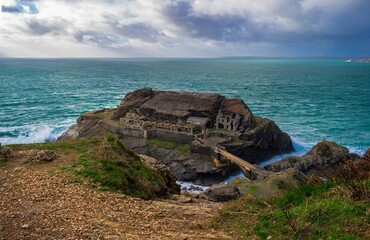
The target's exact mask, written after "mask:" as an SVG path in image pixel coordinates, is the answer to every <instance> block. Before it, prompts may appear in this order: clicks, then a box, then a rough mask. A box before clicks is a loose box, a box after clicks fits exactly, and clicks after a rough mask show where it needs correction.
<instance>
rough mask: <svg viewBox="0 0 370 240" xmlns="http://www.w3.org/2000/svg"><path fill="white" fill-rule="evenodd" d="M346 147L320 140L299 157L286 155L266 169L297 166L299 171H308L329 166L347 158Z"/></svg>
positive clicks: (274, 170)
mask: <svg viewBox="0 0 370 240" xmlns="http://www.w3.org/2000/svg"><path fill="white" fill-rule="evenodd" d="M348 156H349V151H348V149H347V148H345V147H343V146H340V145H338V144H336V143H335V142H329V141H322V142H320V143H318V144H316V145H315V146H314V147H313V148H312V149H311V151H309V152H308V153H307V154H305V155H303V156H301V157H287V158H284V159H282V160H280V161H278V162H275V163H272V164H270V165H268V166H266V169H267V170H270V171H273V172H278V171H281V170H283V169H287V168H297V169H298V170H300V171H301V172H304V173H308V172H309V171H311V170H313V169H316V170H318V169H320V168H322V167H325V166H331V165H335V164H338V163H340V162H343V161H344V160H346V159H348V158H349V157H348Z"/></svg>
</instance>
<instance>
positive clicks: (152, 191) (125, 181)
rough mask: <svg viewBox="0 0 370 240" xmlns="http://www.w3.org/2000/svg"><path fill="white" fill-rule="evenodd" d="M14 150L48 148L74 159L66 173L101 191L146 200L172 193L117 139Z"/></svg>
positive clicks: (160, 177) (90, 139)
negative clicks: (114, 192) (87, 181)
mask: <svg viewBox="0 0 370 240" xmlns="http://www.w3.org/2000/svg"><path fill="white" fill-rule="evenodd" d="M13 147H14V148H15V149H18V150H27V149H40V150H41V149H47V150H52V151H54V152H56V153H57V154H59V155H69V156H72V157H73V158H75V159H76V160H75V162H74V163H73V164H72V165H70V166H69V167H68V166H67V167H64V168H63V169H62V170H63V171H64V172H67V173H68V172H69V173H72V175H73V176H74V178H75V182H76V183H82V182H83V181H84V179H87V180H89V182H90V183H91V184H92V185H93V186H96V187H99V188H100V189H101V190H113V191H119V192H122V193H125V194H128V195H131V196H135V197H140V198H144V199H150V198H153V197H163V196H165V195H166V194H167V193H168V191H171V189H167V187H166V180H165V179H164V178H163V176H162V175H161V174H160V173H157V172H155V171H153V170H151V169H149V168H148V167H146V166H145V165H144V164H143V163H142V162H141V161H140V158H139V157H138V156H136V155H135V154H134V153H133V152H132V151H130V150H128V149H127V148H125V147H124V146H123V145H122V143H121V142H120V141H119V139H118V138H116V137H114V136H107V137H94V138H84V139H78V140H68V141H61V142H52V143H42V144H27V145H14V146H13Z"/></svg>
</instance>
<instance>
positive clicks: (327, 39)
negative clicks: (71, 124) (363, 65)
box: [0, 0, 370, 58]
mask: <svg viewBox="0 0 370 240" xmlns="http://www.w3.org/2000/svg"><path fill="white" fill-rule="evenodd" d="M0 5H1V6H2V7H1V9H2V11H1V14H0V57H32V58H33V57H35V58H59V57H71V58H73V57H139V58H140V57H238V56H261V57H262V56H264V57H317V56H320V57H365V56H370V1H369V0H0Z"/></svg>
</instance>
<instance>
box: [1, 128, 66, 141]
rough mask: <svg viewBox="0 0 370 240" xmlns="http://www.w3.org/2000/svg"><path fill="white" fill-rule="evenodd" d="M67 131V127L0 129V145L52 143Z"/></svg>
mask: <svg viewBox="0 0 370 240" xmlns="http://www.w3.org/2000/svg"><path fill="white" fill-rule="evenodd" d="M67 129H68V127H67V126H61V127H51V126H49V125H38V126H35V125H30V126H22V127H0V143H1V145H8V144H23V143H42V142H53V141H55V140H56V139H57V138H58V137H59V136H60V135H61V134H62V133H63V132H64V131H66V130H67Z"/></svg>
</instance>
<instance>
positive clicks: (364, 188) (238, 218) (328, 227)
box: [214, 161, 370, 239]
mask: <svg viewBox="0 0 370 240" xmlns="http://www.w3.org/2000/svg"><path fill="white" fill-rule="evenodd" d="M357 165H358V166H355V164H353V163H352V162H351V163H345V164H343V165H342V166H340V167H337V168H336V177H328V178H327V179H328V181H327V182H325V183H324V182H322V181H317V179H312V181H311V183H310V184H307V185H304V186H301V187H299V188H297V189H295V190H290V191H289V192H288V193H286V194H285V195H283V196H281V197H279V198H274V199H270V200H261V199H259V198H255V197H252V196H248V197H244V198H241V199H238V200H236V201H233V202H229V203H228V204H226V205H225V207H224V208H223V209H222V210H221V211H220V212H219V215H218V217H217V218H216V219H214V225H215V227H222V228H224V229H225V231H226V232H228V233H229V234H231V235H232V236H233V237H235V238H236V239H367V237H368V236H369V235H368V234H369V232H368V226H369V224H370V218H369V208H370V201H369V195H368V193H369V190H370V180H369V174H368V173H369V171H368V169H369V166H370V163H364V162H361V161H359V164H357ZM348 170H351V171H348ZM351 175H353V176H356V179H354V178H351ZM359 176H362V177H361V178H360V177H359ZM349 179H350V180H349ZM354 184H355V186H356V188H354ZM358 186H361V187H358ZM250 190H251V191H257V190H258V189H250ZM359 190H361V191H359Z"/></svg>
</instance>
